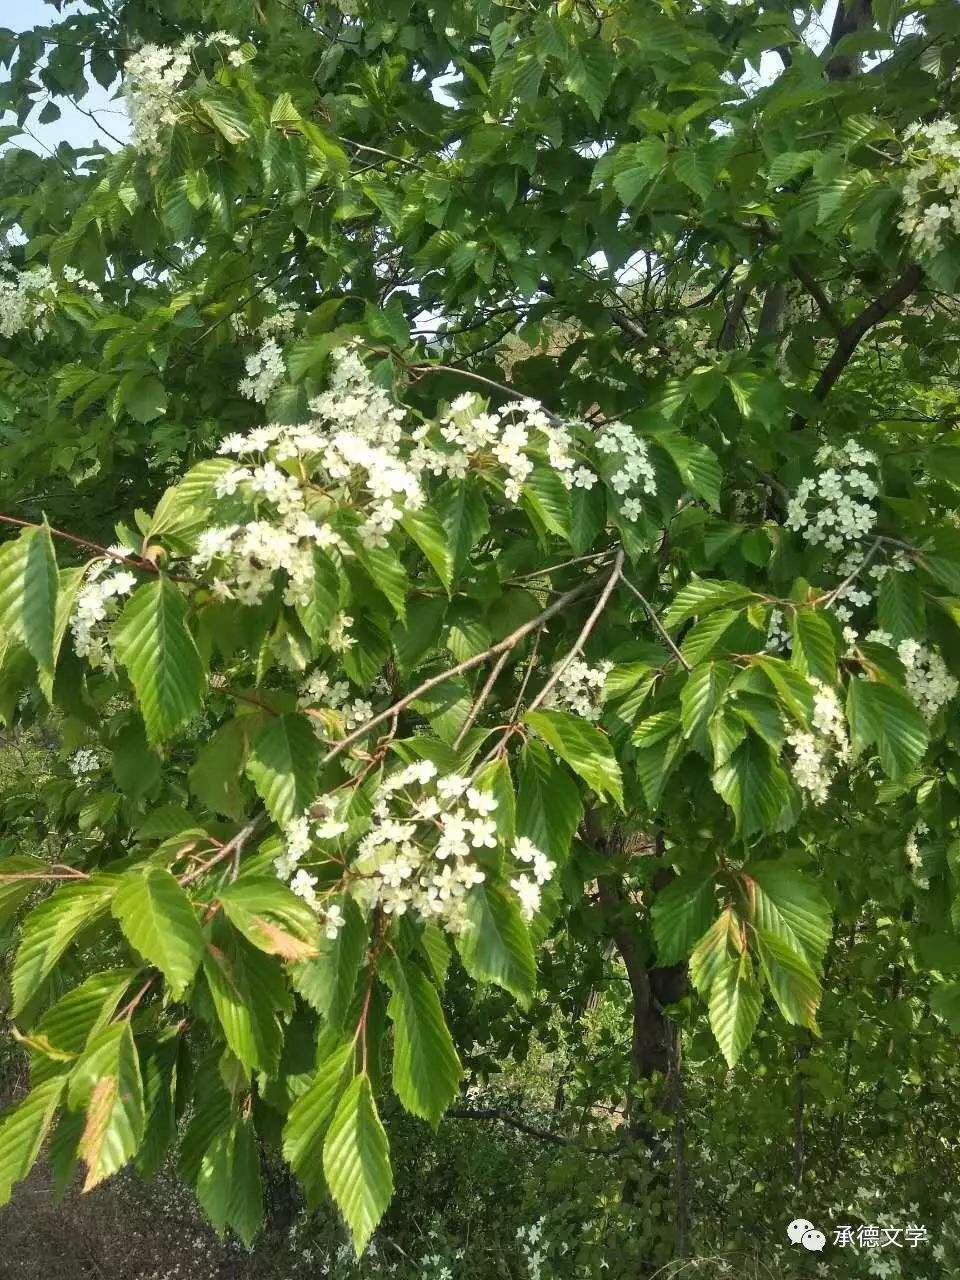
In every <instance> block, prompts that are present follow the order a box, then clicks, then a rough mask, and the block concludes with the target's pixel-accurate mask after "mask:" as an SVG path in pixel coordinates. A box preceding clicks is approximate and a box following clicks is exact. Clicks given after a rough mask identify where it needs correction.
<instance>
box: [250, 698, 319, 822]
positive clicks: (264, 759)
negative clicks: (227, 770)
mask: <svg viewBox="0 0 960 1280" xmlns="http://www.w3.org/2000/svg"><path fill="white" fill-rule="evenodd" d="M319 761H320V744H319V742H318V741H317V736H316V734H315V733H314V732H313V729H312V728H311V727H310V723H309V721H308V720H307V719H306V717H305V716H301V715H296V714H289V715H282V716H273V717H271V719H270V720H269V721H268V722H267V724H266V726H265V727H264V728H263V729H262V730H261V731H260V733H259V734H258V735H257V736H256V737H255V738H254V740H253V746H252V748H251V750H250V756H249V758H248V760H247V775H248V777H249V778H250V780H251V781H252V782H253V785H254V786H255V787H256V789H257V794H258V795H259V796H260V798H261V800H262V801H263V803H264V804H265V805H266V806H267V809H268V811H269V813H270V816H271V817H272V818H273V820H274V821H275V822H276V823H278V824H279V825H280V826H284V825H285V824H286V823H287V822H289V821H290V819H291V818H295V817H297V816H298V815H299V814H301V813H303V811H304V809H306V807H307V805H309V804H310V803H311V801H312V800H313V799H314V798H315V796H316V794H317V772H318V768H319Z"/></svg>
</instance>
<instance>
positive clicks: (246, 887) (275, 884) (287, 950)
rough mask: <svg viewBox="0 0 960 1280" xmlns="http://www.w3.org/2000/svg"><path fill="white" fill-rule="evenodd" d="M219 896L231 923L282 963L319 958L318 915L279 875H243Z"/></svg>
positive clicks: (249, 939)
mask: <svg viewBox="0 0 960 1280" xmlns="http://www.w3.org/2000/svg"><path fill="white" fill-rule="evenodd" d="M218 896H219V899H220V905H221V906H222V907H223V910H224V911H225V912H226V915H227V919H228V920H229V921H230V923H231V924H232V925H233V926H234V928H236V929H239V930H240V932H241V933H242V934H243V936H244V937H245V938H246V939H247V940H248V941H249V942H252V943H253V945H254V946H255V947H258V948H259V949H260V950H261V951H265V952H266V953H267V954H268V955H272V956H279V957H280V959H281V960H305V959H307V958H308V957H309V956H315V955H317V953H318V950H319V945H320V925H319V921H318V919H317V913H316V912H315V911H314V910H313V908H312V907H310V906H308V905H307V904H306V903H305V902H304V901H303V899H302V898H298V897H297V895H296V894H295V893H293V892H292V890H290V889H288V888H287V886H286V885H285V884H283V883H282V882H281V881H280V880H278V879H277V878H276V877H275V876H252V875H251V876H243V877H242V878H241V879H239V880H235V881H234V882H233V884H230V885H227V887H226V888H225V889H221V891H220V893H219V895H218Z"/></svg>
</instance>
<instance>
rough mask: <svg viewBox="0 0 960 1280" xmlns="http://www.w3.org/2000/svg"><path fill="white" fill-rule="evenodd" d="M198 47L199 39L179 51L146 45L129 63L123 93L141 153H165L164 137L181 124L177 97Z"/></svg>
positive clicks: (181, 45)
mask: <svg viewBox="0 0 960 1280" xmlns="http://www.w3.org/2000/svg"><path fill="white" fill-rule="evenodd" d="M196 44H197V42H196V39H195V38H190V39H187V40H184V41H183V43H182V44H180V45H178V46H177V47H176V48H168V47H166V46H165V45H158V44H145V45H144V46H143V48H141V49H138V50H137V52H136V53H134V54H131V56H130V57H129V58H128V59H127V65H126V67H125V68H124V77H123V93H124V97H125V99H126V103H127V112H128V114H129V116H130V125H131V128H132V130H133V139H134V145H135V146H136V147H137V149H138V150H141V151H146V152H148V153H152V154H154V155H159V154H160V153H161V152H162V150H163V144H162V141H161V137H162V133H163V130H164V128H165V127H166V126H167V125H172V124H175V123H176V121H177V117H178V115H179V112H180V107H179V103H178V100H177V95H178V92H179V89H180V86H181V85H182V84H183V81H184V79H185V78H186V76H187V73H188V72H189V70H190V64H191V58H192V54H193V50H194V49H195V48H196Z"/></svg>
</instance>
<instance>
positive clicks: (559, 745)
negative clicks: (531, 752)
mask: <svg viewBox="0 0 960 1280" xmlns="http://www.w3.org/2000/svg"><path fill="white" fill-rule="evenodd" d="M525 719H526V723H527V724H528V725H529V726H530V728H531V729H533V731H534V733H536V734H537V735H538V737H540V738H542V739H543V741H544V742H546V743H547V745H548V746H550V747H552V748H553V749H554V751H556V753H557V755H558V756H560V758H561V760H565V761H566V763H567V764H568V765H569V766H570V768H571V769H573V770H574V771H575V772H576V773H578V774H579V775H580V777H581V778H583V780H584V782H586V784H587V785H588V786H589V787H591V788H592V789H593V790H594V791H595V792H596V793H597V795H599V796H609V797H610V799H612V800H614V801H615V802H616V804H617V805H618V806H619V807H620V808H621V809H622V808H623V778H622V776H621V773H620V766H619V764H618V763H617V758H616V756H615V755H614V754H613V748H612V747H611V745H610V740H609V739H608V738H607V737H606V736H605V735H604V734H602V733H601V732H600V730H599V729H597V728H596V727H595V726H594V725H592V724H589V723H587V721H585V720H581V719H580V718H579V717H578V716H575V715H571V714H570V712H568V711H531V712H528V714H527V716H526V717H525Z"/></svg>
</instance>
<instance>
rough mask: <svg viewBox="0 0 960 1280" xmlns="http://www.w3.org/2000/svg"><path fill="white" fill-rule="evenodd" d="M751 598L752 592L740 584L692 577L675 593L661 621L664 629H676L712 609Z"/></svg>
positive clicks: (710, 611)
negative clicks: (689, 619)
mask: <svg viewBox="0 0 960 1280" xmlns="http://www.w3.org/2000/svg"><path fill="white" fill-rule="evenodd" d="M752 597H753V592H752V591H751V590H750V588H749V587H745V586H743V584H742V583H739V582H723V581H721V580H714V579H712V578H697V577H694V578H691V580H690V582H688V583H687V585H686V586H685V587H682V588H681V589H680V590H679V591H678V592H677V594H676V595H675V596H674V598H673V600H672V601H671V603H670V606H669V608H667V609H665V610H664V613H663V617H662V619H661V621H662V622H663V625H664V626H665V627H678V626H679V625H680V623H681V622H686V620H687V619H688V618H693V617H697V616H699V617H703V616H704V615H706V614H708V613H712V612H713V611H714V609H720V608H722V607H723V606H724V605H727V604H734V603H736V602H738V601H740V600H749V599H751V598H752Z"/></svg>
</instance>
